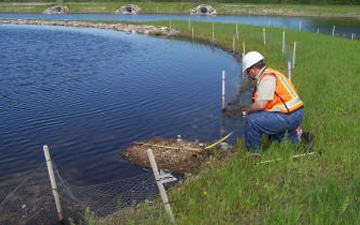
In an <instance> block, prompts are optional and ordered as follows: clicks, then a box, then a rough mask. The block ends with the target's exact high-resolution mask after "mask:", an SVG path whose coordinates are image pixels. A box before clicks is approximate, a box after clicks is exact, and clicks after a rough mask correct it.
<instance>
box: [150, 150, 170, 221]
mask: <svg viewBox="0 0 360 225" xmlns="http://www.w3.org/2000/svg"><path fill="white" fill-rule="evenodd" d="M146 152H147V155H148V158H149V161H150V165H151V168H152V171H153V173H154V176H155V180H156V184H157V186H158V188H159V191H160V196H161V199H162V201H163V203H164V207H165V210H166V212H167V214H168V215H169V219H170V222H171V223H173V224H174V223H175V219H174V216H173V214H172V211H171V207H170V203H169V199H168V196H167V194H166V191H165V188H164V186H163V184H162V182H161V178H160V174H159V169H158V167H157V165H156V161H155V157H154V154H153V152H152V150H151V149H150V148H149V149H148V150H147V151H146Z"/></svg>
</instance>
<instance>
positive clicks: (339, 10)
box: [0, 1, 360, 19]
mask: <svg viewBox="0 0 360 225" xmlns="http://www.w3.org/2000/svg"><path fill="white" fill-rule="evenodd" d="M60 3H62V4H64V5H66V6H68V8H69V13H113V12H114V11H115V10H116V9H118V8H120V7H121V6H123V5H125V4H129V3H132V4H134V2H82V3H78V2H62V1H61V2H53V3H4V2H1V3H0V12H2V13H41V12H42V11H43V10H45V9H46V8H48V7H50V6H52V5H57V4H60ZM136 4H137V5H138V6H140V7H141V8H142V11H141V13H142V14H189V10H190V9H191V8H193V7H195V6H197V5H199V4H201V3H200V2H199V3H189V2H161V3H159V2H136ZM203 4H207V5H211V6H213V7H215V8H216V10H217V12H218V14H220V15H283V16H323V17H349V18H358V19H360V6H349V5H336V6H335V5H324V6H318V5H295V4H294V5H292V4H243V3H231V4H230V3H228V4H225V3H215V2H209V3H203Z"/></svg>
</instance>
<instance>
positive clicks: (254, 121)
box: [245, 108, 304, 150]
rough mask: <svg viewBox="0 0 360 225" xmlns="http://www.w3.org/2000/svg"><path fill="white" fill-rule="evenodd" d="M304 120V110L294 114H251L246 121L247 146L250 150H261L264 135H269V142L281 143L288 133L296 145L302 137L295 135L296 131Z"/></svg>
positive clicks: (262, 112)
mask: <svg viewBox="0 0 360 225" xmlns="http://www.w3.org/2000/svg"><path fill="white" fill-rule="evenodd" d="M303 118H304V108H300V109H298V110H296V111H295V112H292V113H288V114H285V113H279V112H267V111H261V112H256V113H251V114H250V115H249V116H248V117H247V118H246V119H245V145H246V148H247V149H248V150H250V149H252V148H253V149H258V148H260V144H261V138H262V134H268V135H269V141H278V142H279V141H281V140H282V139H283V138H284V136H285V133H286V131H287V132H288V138H289V139H290V141H291V142H293V143H296V142H298V141H299V140H300V137H301V135H295V134H294V132H295V130H296V129H297V128H298V127H299V126H300V125H301V123H302V121H303Z"/></svg>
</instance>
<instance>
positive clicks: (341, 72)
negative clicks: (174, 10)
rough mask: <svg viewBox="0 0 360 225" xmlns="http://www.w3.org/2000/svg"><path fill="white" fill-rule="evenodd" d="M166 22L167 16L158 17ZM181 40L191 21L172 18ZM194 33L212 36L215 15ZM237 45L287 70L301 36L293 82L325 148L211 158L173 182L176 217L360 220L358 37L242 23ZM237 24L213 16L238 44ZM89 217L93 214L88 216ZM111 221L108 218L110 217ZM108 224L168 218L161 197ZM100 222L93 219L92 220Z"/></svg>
mask: <svg viewBox="0 0 360 225" xmlns="http://www.w3.org/2000/svg"><path fill="white" fill-rule="evenodd" d="M152 24H155V25H168V24H169V22H168V21H162V22H152ZM172 26H173V27H175V28H176V29H178V30H180V31H181V36H180V37H178V38H179V39H182V40H188V41H191V32H190V31H189V29H188V23H187V22H174V21H173V22H172ZM191 26H192V27H194V31H195V41H200V42H203V43H208V44H210V43H211V30H212V24H211V23H203V22H192V24H191ZM239 30H240V39H239V41H237V43H236V49H237V50H238V51H239V52H241V51H242V41H245V43H246V50H247V51H249V50H258V51H260V52H262V53H264V55H265V56H266V62H267V63H268V65H270V66H272V67H274V68H277V69H279V70H281V71H286V68H287V66H286V63H287V61H288V60H289V59H291V55H292V51H291V49H292V45H293V41H297V46H298V49H297V57H296V67H295V69H294V71H293V79H292V80H293V83H294V84H295V86H296V87H297V89H298V91H299V93H300V96H301V98H302V99H303V101H304V102H305V110H306V115H305V121H304V123H303V126H302V127H303V129H304V130H311V131H313V132H314V133H315V135H316V140H315V145H314V150H315V151H321V152H322V153H323V154H322V155H321V156H310V157H307V158H302V159H298V160H292V159H291V155H293V154H295V153H301V152H302V150H301V149H298V148H295V147H294V146H293V145H291V144H289V143H287V142H286V141H285V142H282V143H281V144H279V145H270V146H269V147H267V148H265V149H263V153H262V156H261V159H260V160H269V159H275V158H278V157H280V158H283V160H282V161H279V162H276V163H269V164H263V165H254V164H252V163H245V161H244V156H245V155H246V151H245V150H244V146H243V144H241V141H239V146H238V148H237V149H238V152H237V153H236V154H235V155H234V156H233V157H232V158H231V159H229V160H228V161H226V162H220V161H218V160H214V162H213V163H211V164H209V165H207V166H205V168H204V169H203V171H202V173H201V174H200V176H199V177H198V178H197V179H195V180H192V181H191V180H188V181H186V182H185V183H184V184H183V185H179V186H178V187H175V188H174V189H173V190H172V191H171V192H170V193H169V199H170V202H171V206H172V209H173V212H174V215H175V219H176V222H177V224H360V216H359V213H358V212H359V211H360V172H359V171H360V153H359V146H360V139H359V136H360V121H359V118H360V110H359V108H360V97H359V95H358V92H359V84H360V76H359V74H360V64H359V63H358V62H359V60H360V56H359V54H358V52H359V51H360V43H359V42H358V41H351V40H347V39H342V38H337V37H329V36H325V35H317V34H313V33H309V32H297V31H291V30H287V31H286V39H287V40H286V43H287V49H286V53H285V55H282V54H281V38H282V30H281V29H276V28H271V29H270V28H269V29H267V42H266V46H264V44H263V40H262V28H258V27H253V26H245V25H241V26H239ZM234 34H235V25H234V24H215V39H216V42H217V43H218V44H219V45H221V46H222V47H223V48H227V49H232V40H233V35H234ZM89 218H90V217H89ZM104 221H105V222H104ZM102 222H104V223H105V224H125V223H127V224H168V223H169V222H168V218H167V216H166V214H165V210H164V208H163V206H162V204H160V202H156V203H155V204H152V205H143V206H142V207H141V208H140V209H138V210H135V209H129V210H127V211H126V212H122V213H120V214H117V215H113V216H111V217H108V218H106V219H102ZM94 223H96V221H95V220H93V219H91V218H90V219H89V223H88V224H94Z"/></svg>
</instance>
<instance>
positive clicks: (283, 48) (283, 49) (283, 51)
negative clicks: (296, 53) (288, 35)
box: [281, 31, 285, 55]
mask: <svg viewBox="0 0 360 225" xmlns="http://www.w3.org/2000/svg"><path fill="white" fill-rule="evenodd" d="M281 52H282V54H283V55H284V54H285V31H283V38H282V49H281Z"/></svg>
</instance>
